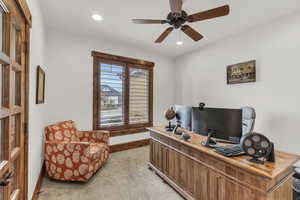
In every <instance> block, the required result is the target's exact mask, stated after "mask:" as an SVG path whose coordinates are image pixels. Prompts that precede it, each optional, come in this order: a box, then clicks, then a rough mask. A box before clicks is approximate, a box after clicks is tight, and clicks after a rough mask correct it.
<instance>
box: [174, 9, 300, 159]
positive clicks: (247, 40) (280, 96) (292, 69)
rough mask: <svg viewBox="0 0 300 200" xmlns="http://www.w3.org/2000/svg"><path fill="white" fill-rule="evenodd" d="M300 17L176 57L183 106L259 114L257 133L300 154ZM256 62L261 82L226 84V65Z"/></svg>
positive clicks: (179, 98) (262, 27)
mask: <svg viewBox="0 0 300 200" xmlns="http://www.w3.org/2000/svg"><path fill="white" fill-rule="evenodd" d="M299 21H300V14H299V13H298V14H294V15H290V16H288V17H285V18H281V19H278V20H276V21H275V22H273V23H270V24H268V25H264V26H260V27H256V28H255V29H252V30H248V31H247V32H244V33H242V34H239V35H235V36H233V37H231V38H228V39H226V40H223V41H218V42H217V43H216V44H213V45H210V46H207V47H204V48H202V49H199V50H197V51H196V52H194V53H190V54H188V55H184V56H182V57H179V58H177V59H176V74H177V77H178V78H179V81H178V82H177V87H178V92H177V93H176V94H177V96H176V97H177V98H176V100H177V102H176V103H179V104H187V105H197V104H198V103H199V102H206V103H207V105H208V106H215V107H233V108H239V107H242V106H253V107H255V108H256V110H257V123H256V127H255V130H256V131H258V132H261V133H263V134H266V135H267V136H269V137H270V138H271V139H272V140H274V142H275V145H276V148H277V149H281V150H285V151H288V152H294V153H298V154H300V147H299V138H300V137H299V133H298V132H299V125H298V123H299V122H300V106H299V103H300V92H299V86H300V78H299V75H300V61H299V58H300V39H299V35H300V23H299ZM253 59H255V60H257V76H258V77H257V79H258V80H257V82H256V83H247V84H239V85H227V84H226V66H227V65H230V64H235V63H239V62H243V61H248V60H253Z"/></svg>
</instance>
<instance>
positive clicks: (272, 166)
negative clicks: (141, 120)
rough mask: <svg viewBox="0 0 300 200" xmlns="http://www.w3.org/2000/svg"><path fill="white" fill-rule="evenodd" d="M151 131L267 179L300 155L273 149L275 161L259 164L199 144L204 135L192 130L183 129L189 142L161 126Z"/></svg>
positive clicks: (282, 170) (293, 161)
mask: <svg viewBox="0 0 300 200" xmlns="http://www.w3.org/2000/svg"><path fill="white" fill-rule="evenodd" d="M148 130H150V131H151V132H154V133H156V134H161V135H163V136H166V137H168V138H170V139H173V140H176V141H178V142H180V143H182V144H184V145H187V146H190V147H192V148H194V149H197V150H199V151H202V152H205V153H207V154H210V155H212V156H214V157H216V158H218V159H220V160H222V161H224V162H227V163H229V164H232V165H234V166H236V167H240V168H243V169H245V170H247V171H250V172H252V173H255V174H257V175H260V176H263V177H266V178H269V179H274V178H276V177H277V176H279V175H280V174H281V173H283V172H285V171H286V170H288V169H289V168H291V166H292V165H293V164H294V163H295V162H297V161H298V160H299V159H300V156H298V155H294V154H290V153H285V152H281V151H275V159H276V162H275V163H272V162H265V164H264V165H261V164H255V163H251V162H249V161H248V160H247V159H248V158H250V157H249V156H238V157H225V156H222V155H220V154H218V153H216V152H215V151H213V149H211V148H207V147H204V146H202V145H201V142H202V141H206V138H207V137H206V136H202V135H199V134H195V133H193V132H190V131H187V130H184V131H185V132H187V133H189V134H191V139H190V141H189V142H185V141H183V140H181V139H180V136H178V135H174V134H173V133H170V132H167V131H165V130H164V128H163V127H151V128H148Z"/></svg>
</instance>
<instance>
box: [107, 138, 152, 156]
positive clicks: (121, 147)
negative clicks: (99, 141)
mask: <svg viewBox="0 0 300 200" xmlns="http://www.w3.org/2000/svg"><path fill="white" fill-rule="evenodd" d="M149 143H150V139H144V140H138V141H133V142H128V143H122V144H115V145H111V146H110V153H115V152H119V151H125V150H129V149H134V148H139V147H143V146H147V145H149Z"/></svg>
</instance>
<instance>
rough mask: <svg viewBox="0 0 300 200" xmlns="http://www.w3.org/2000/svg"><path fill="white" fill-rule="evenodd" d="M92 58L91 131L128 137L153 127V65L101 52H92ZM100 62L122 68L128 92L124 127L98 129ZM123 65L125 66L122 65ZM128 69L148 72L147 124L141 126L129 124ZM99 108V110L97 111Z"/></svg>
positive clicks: (125, 97)
mask: <svg viewBox="0 0 300 200" xmlns="http://www.w3.org/2000/svg"><path fill="white" fill-rule="evenodd" d="M92 57H93V129H94V130H109V131H111V136H112V137H114V136H121V135H129V134H135V133H141V132H145V131H147V130H146V127H151V126H153V68H154V66H155V63H153V62H149V61H144V60H139V59H134V58H128V57H123V56H116V55H111V54H106V53H102V52H96V51H92ZM101 61H102V62H103V61H104V62H106V63H111V64H118V65H120V66H124V69H125V71H124V73H125V80H124V88H125V91H128V92H127V93H128V94H125V96H124V99H125V102H126V103H125V106H124V110H123V112H124V122H125V125H122V126H112V127H99V126H98V121H99V116H100V115H99V111H100V110H101V104H100V105H99V98H100V97H99V92H98V91H99V82H100V79H99V76H98V69H99V63H101ZM124 64H125V65H124ZM129 68H137V69H145V70H149V80H150V81H149V105H148V106H149V122H148V123H142V124H129V123H128V121H129V119H128V118H129V103H128V102H129V76H128V75H129ZM98 108H99V109H98Z"/></svg>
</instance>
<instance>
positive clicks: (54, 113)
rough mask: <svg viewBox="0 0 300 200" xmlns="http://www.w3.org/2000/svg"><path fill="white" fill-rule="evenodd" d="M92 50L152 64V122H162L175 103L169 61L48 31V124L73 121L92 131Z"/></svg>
mask: <svg viewBox="0 0 300 200" xmlns="http://www.w3.org/2000/svg"><path fill="white" fill-rule="evenodd" d="M92 50H96V51H101V52H105V53H110V54H114V55H121V56H126V57H132V58H138V59H143V60H148V61H153V62H155V64H156V65H155V70H154V120H155V121H154V123H155V124H161V123H165V120H164V118H163V114H162V113H163V111H164V109H165V108H167V107H169V106H170V105H172V104H173V102H174V95H173V94H174V92H173V91H174V86H173V84H172V83H173V77H174V65H173V61H172V60H171V59H169V58H166V57H163V56H160V55H158V54H155V53H152V52H147V51H144V50H143V49H137V48H134V47H130V46H128V45H122V44H119V43H117V42H113V41H111V42H109V41H102V40H99V39H93V38H89V37H86V36H77V35H72V34H70V33H64V32H60V31H54V30H51V31H48V32H47V58H46V62H47V67H48V68H49V70H48V73H47V85H48V87H47V90H48V91H47V94H48V95H47V99H46V100H47V102H48V105H47V119H48V122H49V123H53V122H58V121H63V120H69V119H72V120H74V121H76V123H77V126H78V129H81V130H91V129H92V121H93V119H92V111H93V110H92V108H93V107H92V105H93V104H92V103H93V59H92V56H91V51H92ZM147 137H148V134H137V135H131V136H123V137H114V138H112V144H115V143H121V142H128V141H131V140H137V139H143V138H147Z"/></svg>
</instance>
